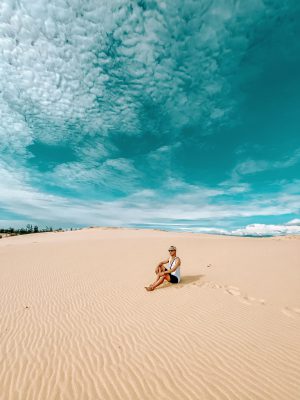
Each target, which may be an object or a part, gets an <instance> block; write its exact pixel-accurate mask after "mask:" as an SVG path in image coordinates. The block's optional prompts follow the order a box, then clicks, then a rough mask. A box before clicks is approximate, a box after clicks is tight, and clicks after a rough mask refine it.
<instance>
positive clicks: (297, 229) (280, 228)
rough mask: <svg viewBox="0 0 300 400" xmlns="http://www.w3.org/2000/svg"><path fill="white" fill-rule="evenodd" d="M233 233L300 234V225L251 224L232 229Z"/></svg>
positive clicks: (261, 234)
mask: <svg viewBox="0 0 300 400" xmlns="http://www.w3.org/2000/svg"><path fill="white" fill-rule="evenodd" d="M230 234H232V235H238V236H247V235H251V236H269V235H270V236H280V235H300V226H299V225H288V226H287V225H266V224H251V225H247V226H246V227H245V228H240V229H235V230H232V231H230Z"/></svg>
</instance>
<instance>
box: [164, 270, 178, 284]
mask: <svg viewBox="0 0 300 400" xmlns="http://www.w3.org/2000/svg"><path fill="white" fill-rule="evenodd" d="M165 271H168V270H167V268H165ZM169 275H170V282H171V283H178V278H177V276H175V275H172V274H169Z"/></svg>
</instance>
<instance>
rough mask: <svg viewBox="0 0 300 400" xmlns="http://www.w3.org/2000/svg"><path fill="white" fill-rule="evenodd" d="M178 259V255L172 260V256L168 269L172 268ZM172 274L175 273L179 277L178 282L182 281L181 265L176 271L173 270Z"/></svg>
mask: <svg viewBox="0 0 300 400" xmlns="http://www.w3.org/2000/svg"><path fill="white" fill-rule="evenodd" d="M177 259H178V257H175V258H174V260H173V261H171V257H170V258H169V264H168V269H171V268H173V267H174V264H175V261H176V260H177ZM171 275H174V276H176V277H177V279H178V282H180V267H178V268H177V269H176V270H175V271H174V272H171Z"/></svg>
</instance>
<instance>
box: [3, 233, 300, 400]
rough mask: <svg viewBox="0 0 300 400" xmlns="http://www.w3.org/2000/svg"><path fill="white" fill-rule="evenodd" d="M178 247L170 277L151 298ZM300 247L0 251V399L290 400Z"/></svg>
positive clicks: (104, 238)
mask: <svg viewBox="0 0 300 400" xmlns="http://www.w3.org/2000/svg"><path fill="white" fill-rule="evenodd" d="M170 244H173V245H176V246H177V247H178V249H179V253H178V255H179V256H180V257H181V258H182V275H183V279H182V282H181V283H180V284H179V285H170V284H165V285H164V286H162V287H160V288H158V289H157V290H155V291H153V292H146V291H145V290H144V285H145V284H147V283H150V282H151V280H153V277H154V274H153V270H154V266H155V265H156V264H157V262H158V261H159V260H160V259H161V258H165V256H168V254H167V252H166V250H167V248H168V246H169V245H170ZM299 260H300V237H290V238H288V237H285V238H268V239H256V238H233V237H222V236H210V235H197V234H189V233H185V234H183V233H171V232H161V231H155V230H143V231H142V230H133V229H132V230H128V229H101V228H94V229H84V230H81V231H73V232H63V233H43V234H33V235H27V236H17V237H11V238H4V239H2V240H1V241H0V318H1V323H0V346H1V353H0V357H1V358H0V399H1V400H39V399H41V400H59V399H61V400H75V399H80V400H81V399H82V400H85V399H91V400H97V399H101V400H102V399H122V400H124V399H130V400H133V399H139V400H140V399H178V400H185V399H201V400H202V399H203V400H209V399H212V400H217V399H220V400H260V399H263V400H266V399H274V400H281V399H282V400H289V399H291V400H292V399H293V400H299V398H300V346H299V344H300V261H299Z"/></svg>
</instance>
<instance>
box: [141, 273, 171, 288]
mask: <svg viewBox="0 0 300 400" xmlns="http://www.w3.org/2000/svg"><path fill="white" fill-rule="evenodd" d="M164 280H166V281H168V282H170V275H169V274H166V275H164V276H158V278H157V279H156V281H155V282H153V283H152V284H151V285H149V286H148V287H146V290H148V291H151V290H154V289H155V288H156V287H157V286H159V285H161V284H162V283H163V281H164Z"/></svg>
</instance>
